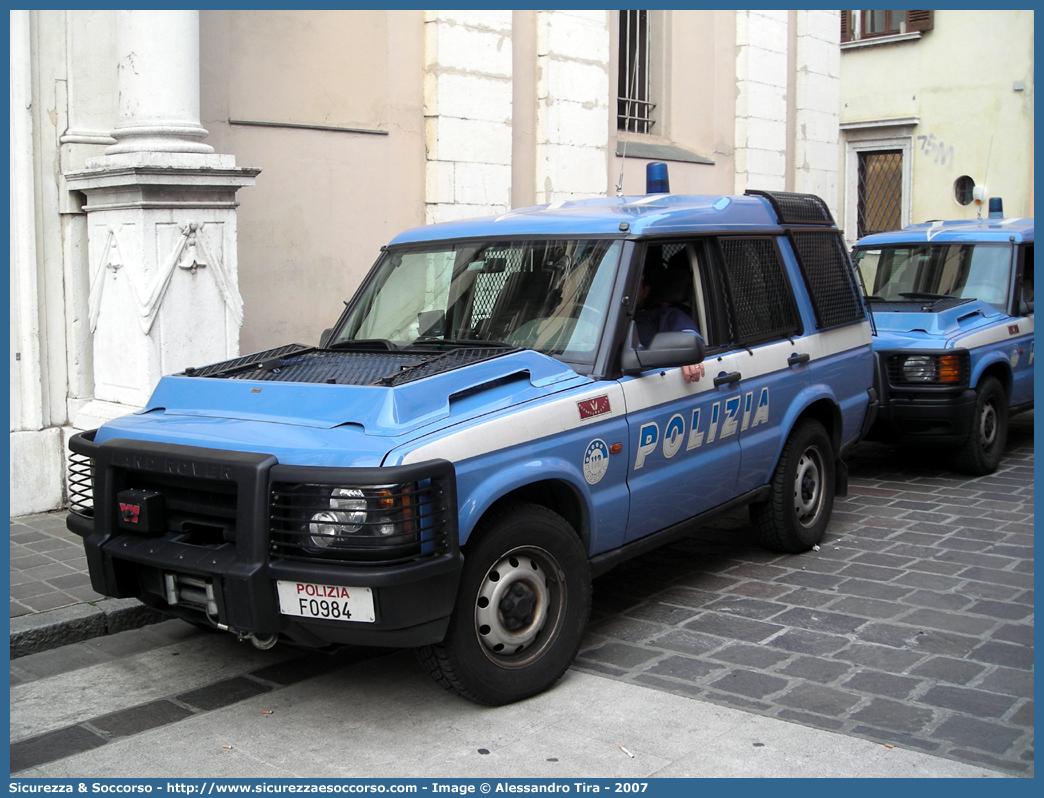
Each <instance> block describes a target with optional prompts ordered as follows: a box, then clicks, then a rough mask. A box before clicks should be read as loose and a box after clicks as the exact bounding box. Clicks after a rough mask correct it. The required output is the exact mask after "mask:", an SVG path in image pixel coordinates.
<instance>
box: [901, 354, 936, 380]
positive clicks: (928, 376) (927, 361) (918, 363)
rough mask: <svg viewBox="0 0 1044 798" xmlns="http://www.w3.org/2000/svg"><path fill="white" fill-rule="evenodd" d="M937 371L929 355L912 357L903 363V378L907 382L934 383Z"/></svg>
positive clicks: (932, 358) (933, 360)
mask: <svg viewBox="0 0 1044 798" xmlns="http://www.w3.org/2000/svg"><path fill="white" fill-rule="evenodd" d="M937 375H938V369H937V368H936V366H935V358H934V357H932V356H931V355H914V356H913V357H908V358H906V362H905V363H903V377H904V378H905V379H906V381H907V382H935V381H936V376H937Z"/></svg>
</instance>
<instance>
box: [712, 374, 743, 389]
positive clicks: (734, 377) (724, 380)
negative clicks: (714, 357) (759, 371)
mask: <svg viewBox="0 0 1044 798" xmlns="http://www.w3.org/2000/svg"><path fill="white" fill-rule="evenodd" d="M739 381H740V373H739V372H738V371H732V372H729V373H728V374H722V375H721V376H718V377H715V378H714V387H715V388H717V387H718V386H719V385H729V384H731V383H733V382H739Z"/></svg>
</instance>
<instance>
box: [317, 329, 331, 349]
mask: <svg viewBox="0 0 1044 798" xmlns="http://www.w3.org/2000/svg"><path fill="white" fill-rule="evenodd" d="M332 335H333V327H327V328H326V329H325V330H323V334H322V335H320V336H319V348H320V349H326V345H327V344H328V343H330V337H331V336H332Z"/></svg>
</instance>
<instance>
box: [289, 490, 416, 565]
mask: <svg viewBox="0 0 1044 798" xmlns="http://www.w3.org/2000/svg"><path fill="white" fill-rule="evenodd" d="M415 490H416V486H415V485H375V486H372V487H370V486H366V487H348V486H339V485H299V486H297V487H296V488H295V489H294V491H293V492H292V495H293V497H294V498H293V503H294V505H295V506H296V507H297V519H298V524H299V526H298V529H299V530H300V531H299V533H298V534H300V535H301V536H302V538H303V541H304V543H305V546H306V548H311V549H313V550H315V549H321V550H324V551H331V550H335V549H351V548H358V547H364V548H370V547H372V546H380V545H384V544H383V543H382V542H381V541H388V542H394V544H395V545H398V544H400V543H404V542H406V539H407V538H410V539H416V531H417V529H416V521H415V519H414V508H413V504H414V500H413V494H414V492H415Z"/></svg>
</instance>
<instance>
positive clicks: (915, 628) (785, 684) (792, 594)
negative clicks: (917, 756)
mask: <svg viewBox="0 0 1044 798" xmlns="http://www.w3.org/2000/svg"><path fill="white" fill-rule="evenodd" d="M848 463H849V467H850V475H851V479H850V485H849V496H848V497H847V498H846V499H843V500H839V501H838V503H837V504H835V507H834V515H833V519H832V521H831V525H830V528H829V531H828V533H827V536H826V538H825V540H824V541H823V543H822V545H821V547H820V549H819V550H818V551H812V552H808V553H807V554H801V555H778V554H774V553H771V552H766V551H764V550H762V549H759V548H757V547H756V545H755V544H754V542H753V537H752V533H751V530H750V526H749V523H748V519H747V514H746V511H740V512H737V513H733V514H731V515H729V516H725V517H723V518H721V519H718V521H716V522H714V523H713V524H712V525H711V526H710V527H708V528H706V529H703V530H701V531H700V532H699V533H698V534H697V535H695V536H693V537H691V538H689V539H686V540H684V541H682V542H679V543H677V544H674V545H672V546H669V547H667V548H664V549H660V550H658V551H656V552H653V553H651V554H649V555H646V556H644V557H641V558H638V559H636V560H633V561H631V562H629V563H626V564H624V565H622V566H620V567H618V568H616V569H615V570H613V571H611V572H609V573H608V574H606V575H605V576H603V577H600V578H599V579H597V580H595V583H594V585H595V600H594V610H593V615H592V624H591V627H590V630H589V633H588V637H587V639H586V640H585V642H584V647H583V649H582V650H581V653H580V657H579V659H578V660H577V663H576V665H575V666H574V667H576V668H577V669H579V670H581V671H590V672H593V673H599V674H603V675H608V676H611V677H613V678H617V679H620V680H623V681H627V682H634V683H636V684H642V685H646V686H650V687H656V688H659V689H662V690H666V691H668V692H672V693H678V694H681V695H687V696H695V697H699V698H700V699H703V700H707V701H712V702H717V703H721V704H727V705H729V706H733V707H738V708H742V709H746V710H749V711H752V712H756V713H760V714H764V715H769V716H773V717H777V718H782V719H785V720H789V721H794V722H797V723H801V724H804V725H807V726H814V727H818V728H821V729H829V730H831V731H837V732H841V733H845V734H851V735H855V736H858V737H864V738H867V739H870V740H875V741H879V742H881V743H885V744H888V745H893V746H897V747H909V748H912V749H916V750H921V751H925V752H929V753H933V754H936V755H939V756H944V757H949V758H952V759H957V760H960V761H963V762H968V763H976V764H982V765H986V766H988V767H993V768H996V769H998V770H1002V771H1005V772H1008V773H1014V774H1022V775H1032V774H1033V414H1032V413H1029V414H1025V415H1022V416H1017V417H1015V418H1014V419H1012V422H1011V430H1010V433H1009V440H1008V449H1007V453H1006V457H1005V459H1004V461H1003V462H1002V464H1001V467H1000V469H999V470H998V471H997V473H995V474H993V475H991V476H987V477H980V478H969V477H967V476H963V475H960V474H954V473H952V472H949V471H947V470H946V464H945V458H942V457H940V456H939V455H937V454H933V453H930V452H923V453H917V452H911V451H903V450H898V449H894V448H892V447H887V446H883V445H880V444H869V443H864V444H861V445H860V446H859V447H858V448H857V450H856V451H855V452H854V453H853V456H851V457H849V458H848Z"/></svg>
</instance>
